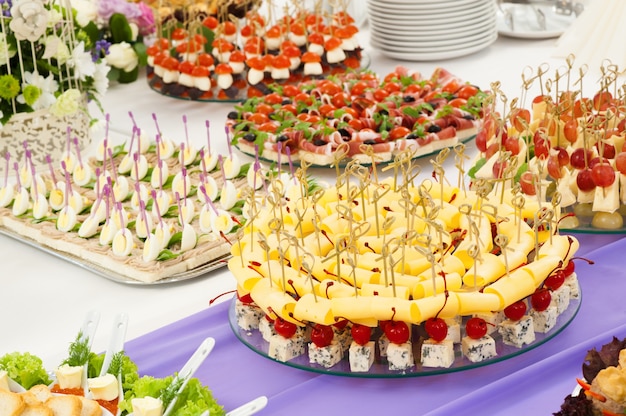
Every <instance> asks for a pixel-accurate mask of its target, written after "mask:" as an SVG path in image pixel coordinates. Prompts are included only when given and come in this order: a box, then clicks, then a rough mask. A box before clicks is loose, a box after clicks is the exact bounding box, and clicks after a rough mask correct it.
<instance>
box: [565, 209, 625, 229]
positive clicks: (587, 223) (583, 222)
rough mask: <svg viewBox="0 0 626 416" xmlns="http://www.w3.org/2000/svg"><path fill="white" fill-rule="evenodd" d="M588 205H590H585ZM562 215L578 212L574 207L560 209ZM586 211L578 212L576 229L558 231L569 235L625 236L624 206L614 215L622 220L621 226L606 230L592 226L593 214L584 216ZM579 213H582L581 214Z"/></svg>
mask: <svg viewBox="0 0 626 416" xmlns="http://www.w3.org/2000/svg"><path fill="white" fill-rule="evenodd" d="M586 205H590V204H586ZM561 211H562V214H561V216H563V215H566V214H574V213H575V212H577V211H578V209H577V208H576V205H572V206H569V207H566V208H562V209H561ZM585 211H586V210H582V211H578V215H576V218H577V219H578V223H579V224H578V226H577V227H567V226H560V227H559V231H561V232H569V233H581V234H626V206H624V205H622V206H621V207H620V209H619V210H618V211H617V213H616V214H615V215H619V216H620V217H621V218H622V222H623V225H622V226H621V227H618V228H612V229H606V228H598V227H596V226H594V225H593V224H592V221H593V218H594V214H595V213H591V212H590V213H589V214H590V215H586V214H585V213H584V212H585ZM580 212H583V213H582V214H581V213H580Z"/></svg>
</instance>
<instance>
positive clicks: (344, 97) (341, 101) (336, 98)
mask: <svg viewBox="0 0 626 416" xmlns="http://www.w3.org/2000/svg"><path fill="white" fill-rule="evenodd" d="M330 102H331V103H332V104H333V105H334V106H335V107H337V108H342V107H345V106H346V105H348V103H350V97H348V94H346V93H345V92H338V93H337V94H335V95H333V98H332V99H331V100H330Z"/></svg>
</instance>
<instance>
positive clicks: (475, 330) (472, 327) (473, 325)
mask: <svg viewBox="0 0 626 416" xmlns="http://www.w3.org/2000/svg"><path fill="white" fill-rule="evenodd" d="M465 333H466V334H467V336H468V337H470V338H472V339H480V338H482V337H484V336H485V335H486V334H487V322H486V321H485V320H484V319H483V318H478V317H473V318H470V319H468V321H467V323H466V324H465ZM444 338H445V337H444Z"/></svg>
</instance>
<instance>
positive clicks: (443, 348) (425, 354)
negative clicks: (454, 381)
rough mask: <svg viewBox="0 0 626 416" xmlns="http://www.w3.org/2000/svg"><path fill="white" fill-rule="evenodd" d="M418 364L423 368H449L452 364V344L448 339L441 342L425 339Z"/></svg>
mask: <svg viewBox="0 0 626 416" xmlns="http://www.w3.org/2000/svg"><path fill="white" fill-rule="evenodd" d="M420 362H421V363H422V365H423V366H424V367H443V368H449V367H450V366H451V365H452V364H453V363H454V343H453V342H452V341H450V340H449V339H448V340H445V339H444V340H443V341H441V342H436V341H433V340H432V339H427V340H426V341H424V343H423V344H422V352H421V359H420Z"/></svg>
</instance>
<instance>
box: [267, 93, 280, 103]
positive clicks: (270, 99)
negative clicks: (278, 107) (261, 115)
mask: <svg viewBox="0 0 626 416" xmlns="http://www.w3.org/2000/svg"><path fill="white" fill-rule="evenodd" d="M265 102H266V103H267V104H270V105H274V104H281V103H282V102H283V97H281V96H280V95H279V94H277V93H275V92H273V93H271V94H268V95H266V96H265Z"/></svg>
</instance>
